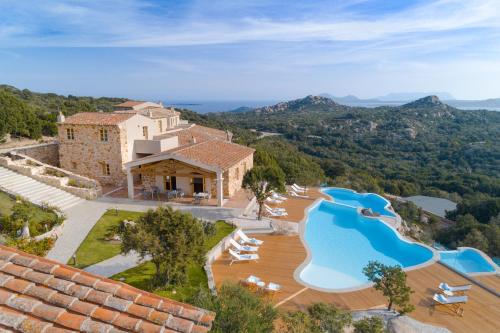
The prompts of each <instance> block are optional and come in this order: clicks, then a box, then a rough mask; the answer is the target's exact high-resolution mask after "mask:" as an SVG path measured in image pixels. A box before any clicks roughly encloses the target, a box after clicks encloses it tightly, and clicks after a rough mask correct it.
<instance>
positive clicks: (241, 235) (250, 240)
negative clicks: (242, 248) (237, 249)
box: [236, 229, 264, 246]
mask: <svg viewBox="0 0 500 333" xmlns="http://www.w3.org/2000/svg"><path fill="white" fill-rule="evenodd" d="M236 235H237V236H238V237H239V238H240V243H243V244H252V245H257V246H259V245H262V244H263V243H264V241H261V240H258V239H255V238H250V237H248V236H247V235H246V234H245V233H244V232H243V231H241V229H240V230H238V231H236Z"/></svg>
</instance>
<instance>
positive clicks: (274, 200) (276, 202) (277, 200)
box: [266, 197, 283, 204]
mask: <svg viewBox="0 0 500 333" xmlns="http://www.w3.org/2000/svg"><path fill="white" fill-rule="evenodd" d="M266 201H267V202H270V203H274V204H280V203H283V200H279V199H275V198H271V197H267V198H266Z"/></svg>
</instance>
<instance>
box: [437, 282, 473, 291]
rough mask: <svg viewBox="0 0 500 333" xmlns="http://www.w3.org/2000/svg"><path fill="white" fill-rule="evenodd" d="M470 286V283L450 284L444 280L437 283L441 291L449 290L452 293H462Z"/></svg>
mask: <svg viewBox="0 0 500 333" xmlns="http://www.w3.org/2000/svg"><path fill="white" fill-rule="evenodd" d="M471 288H472V284H464V285H461V286H450V285H448V283H446V282H441V283H440V284H439V289H441V290H442V291H451V292H452V293H464V292H466V291H468V290H470V289H471Z"/></svg>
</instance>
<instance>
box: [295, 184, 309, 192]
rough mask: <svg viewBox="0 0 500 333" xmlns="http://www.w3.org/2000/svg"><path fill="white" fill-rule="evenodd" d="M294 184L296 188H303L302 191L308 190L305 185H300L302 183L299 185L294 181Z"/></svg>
mask: <svg viewBox="0 0 500 333" xmlns="http://www.w3.org/2000/svg"><path fill="white" fill-rule="evenodd" d="M292 186H295V187H296V188H298V189H299V190H302V191H306V188H305V187H304V186H300V185H297V184H296V183H293V185H292Z"/></svg>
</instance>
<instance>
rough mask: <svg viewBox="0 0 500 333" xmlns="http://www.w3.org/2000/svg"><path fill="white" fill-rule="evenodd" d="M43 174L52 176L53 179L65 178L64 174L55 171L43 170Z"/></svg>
mask: <svg viewBox="0 0 500 333" xmlns="http://www.w3.org/2000/svg"><path fill="white" fill-rule="evenodd" d="M45 174H46V175H49V176H53V177H59V178H62V177H66V175H65V174H64V172H62V171H59V170H56V169H45Z"/></svg>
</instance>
